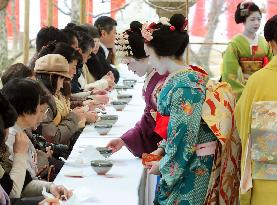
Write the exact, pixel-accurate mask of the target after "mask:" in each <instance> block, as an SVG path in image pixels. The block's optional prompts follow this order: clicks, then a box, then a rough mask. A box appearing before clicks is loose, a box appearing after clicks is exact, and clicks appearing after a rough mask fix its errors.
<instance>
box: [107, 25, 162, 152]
mask: <svg viewBox="0 0 277 205" xmlns="http://www.w3.org/2000/svg"><path fill="white" fill-rule="evenodd" d="M141 28H142V24H141V23H140V22H138V21H133V22H132V23H131V24H130V29H128V30H126V31H125V32H123V33H119V34H117V38H116V52H117V55H119V56H121V57H122V61H123V63H126V64H127V66H128V69H129V70H131V71H133V72H134V73H135V74H137V75H138V76H140V77H142V76H144V75H146V78H145V83H144V87H143V91H142V94H143V97H144V99H145V103H146V107H145V109H144V113H143V115H142V117H141V119H140V121H138V122H137V123H136V125H135V127H134V128H132V129H130V130H128V131H127V132H126V133H125V134H123V135H122V136H121V137H120V138H117V139H113V140H111V141H110V142H109V143H108V145H107V147H110V148H112V150H113V152H117V151H118V150H120V149H121V148H122V147H123V146H126V147H127V148H128V149H129V151H130V152H132V153H133V155H135V156H137V157H141V155H142V154H143V153H150V152H152V151H154V150H156V149H157V146H158V143H159V142H160V141H161V140H162V138H161V137H160V136H159V135H158V134H157V133H155V132H154V128H155V126H156V121H155V113H156V111H157V101H156V95H157V93H158V92H159V89H160V88H161V86H162V84H163V82H164V80H165V78H166V77H167V75H160V74H158V73H157V72H156V70H155V69H153V67H152V66H151V65H149V63H148V56H146V54H145V51H144V39H143V37H142V35H141Z"/></svg>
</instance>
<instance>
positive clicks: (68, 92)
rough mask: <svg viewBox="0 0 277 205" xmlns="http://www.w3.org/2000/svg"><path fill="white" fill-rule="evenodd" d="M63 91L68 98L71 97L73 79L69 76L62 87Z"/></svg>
mask: <svg viewBox="0 0 277 205" xmlns="http://www.w3.org/2000/svg"><path fill="white" fill-rule="evenodd" d="M61 93H62V94H63V95H64V96H65V98H66V99H69V98H70V95H71V81H70V79H68V78H65V79H64V81H63V88H62V89H61Z"/></svg>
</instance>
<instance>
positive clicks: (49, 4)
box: [47, 0, 54, 26]
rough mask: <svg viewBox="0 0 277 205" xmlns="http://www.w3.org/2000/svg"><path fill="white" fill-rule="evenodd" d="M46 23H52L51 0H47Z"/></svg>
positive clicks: (49, 24)
mask: <svg viewBox="0 0 277 205" xmlns="http://www.w3.org/2000/svg"><path fill="white" fill-rule="evenodd" d="M47 3H48V4H47V25H48V26H52V25H53V6H54V5H53V0H48V2H47Z"/></svg>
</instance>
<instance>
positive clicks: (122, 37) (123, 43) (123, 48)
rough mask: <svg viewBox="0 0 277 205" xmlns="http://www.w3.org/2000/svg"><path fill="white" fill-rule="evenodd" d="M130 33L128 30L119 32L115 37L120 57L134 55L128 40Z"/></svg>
mask: <svg viewBox="0 0 277 205" xmlns="http://www.w3.org/2000/svg"><path fill="white" fill-rule="evenodd" d="M128 37H129V35H128V34H127V33H126V32H123V33H117V34H116V38H115V49H116V55H117V56H119V57H122V58H124V57H126V56H132V55H133V52H132V48H131V46H130V43H129V41H128Z"/></svg>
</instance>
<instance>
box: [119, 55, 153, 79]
mask: <svg viewBox="0 0 277 205" xmlns="http://www.w3.org/2000/svg"><path fill="white" fill-rule="evenodd" d="M122 63H124V64H126V65H127V66H128V69H129V70H130V71H133V72H134V73H135V74H136V75H138V76H139V77H142V76H144V75H145V74H146V73H147V72H148V71H149V64H148V58H143V59H139V60H137V59H134V58H132V57H125V58H124V59H122Z"/></svg>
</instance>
